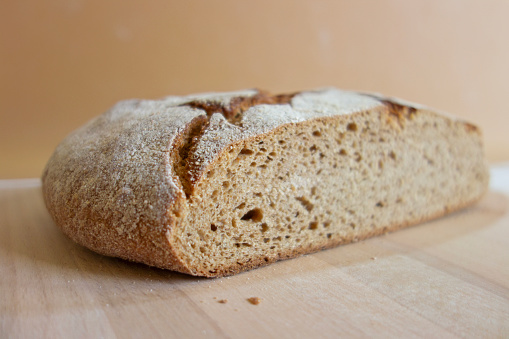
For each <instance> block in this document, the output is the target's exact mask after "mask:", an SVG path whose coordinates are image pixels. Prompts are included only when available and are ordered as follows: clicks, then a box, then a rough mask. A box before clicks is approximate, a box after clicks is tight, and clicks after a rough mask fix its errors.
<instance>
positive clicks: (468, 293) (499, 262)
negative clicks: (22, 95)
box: [0, 165, 509, 338]
mask: <svg viewBox="0 0 509 339" xmlns="http://www.w3.org/2000/svg"><path fill="white" fill-rule="evenodd" d="M491 187H492V188H491V190H490V192H489V193H488V194H487V195H486V196H485V197H484V199H483V200H482V201H481V202H480V203H478V204H477V205H475V206H473V207H471V208H468V209H466V210H463V211H460V212H458V213H454V214H452V215H450V216H447V217H444V218H441V219H438V220H435V221H433V222H428V223H425V224H421V225H418V226H415V227H412V228H409V229H406V230H402V231H399V232H395V233H392V234H388V235H385V236H382V237H378V238H373V239H370V240H367V241H363V242H359V243H355V244H351V245H346V246H342V247H338V248H335V249H332V250H327V251H323V252H319V253H316V254H312V255H306V256H303V257H300V258H297V259H293V260H287V261H283V262H279V263H276V264H273V265H271V266H268V267H264V268H261V269H257V270H253V271H250V272H246V273H243V274H240V275H237V276H233V277H229V278H221V279H204V278H193V277H189V276H185V275H182V274H178V273H173V272H169V271H165V270H160V269H155V268H150V267H146V266H144V265H139V264H134V263H129V262H126V261H123V260H119V259H113V258H107V257H103V256H100V255H98V254H95V253H93V252H91V251H89V250H87V249H85V248H83V247H80V246H78V245H76V244H74V243H73V242H72V241H70V240H69V239H68V238H66V237H65V236H64V235H63V234H62V233H61V232H60V231H59V230H58V229H57V228H56V226H55V225H54V223H53V221H52V220H51V218H50V216H49V214H48V213H47V211H46V209H45V207H44V203H43V200H42V196H41V188H40V182H39V180H38V179H26V180H3V181H0V337H1V338H31V337H38V338H39V337H44V338H55V337H57V338H71V337H72V338H80V337H86V338H99V337H105V338H115V337H117V338H128V337H135V338H136V337H137V338H140V337H145V338H157V337H164V338H190V337H192V338H200V337H204V338H205V337H220V338H270V337H273V338H299V337H307V338H311V337H313V338H316V337H329V338H336V337H401V338H402V337H405V338H406V337H424V338H429V337H440V338H449V337H452V338H454V337H475V338H480V337H486V338H494V337H500V338H503V337H505V338H507V337H508V336H509V165H505V166H501V167H500V166H499V167H497V168H494V169H493V170H492V185H491ZM251 297H258V298H260V299H261V302H260V303H259V304H258V305H253V304H251V303H250V302H249V301H248V298H251Z"/></svg>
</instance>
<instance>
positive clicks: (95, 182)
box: [42, 88, 489, 277]
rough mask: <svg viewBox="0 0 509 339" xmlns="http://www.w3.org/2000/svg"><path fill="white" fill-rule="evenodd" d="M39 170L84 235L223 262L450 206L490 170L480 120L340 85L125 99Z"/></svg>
mask: <svg viewBox="0 0 509 339" xmlns="http://www.w3.org/2000/svg"><path fill="white" fill-rule="evenodd" d="M42 180H43V193H44V198H45V202H46V205H47V207H48V210H49V212H50V213H51V215H52V217H53V218H54V221H55V223H56V224H57V225H58V226H59V227H60V228H61V229H62V230H63V232H64V233H65V234H67V235H68V236H69V237H70V238H72V239H73V240H74V241H76V242H77V243H79V244H81V245H83V246H86V247H88V248H90V249H91V250H93V251H96V252H99V253H102V254H105V255H108V256H114V257H120V258H124V259H128V260H132V261H136V262H142V263H145V264H148V265H152V266H157V267H161V268H166V269H170V270H175V271H179V272H183V273H187V274H192V275H197V276H205V277H217V276H225V275H231V274H235V273H238V272H241V271H245V270H247V269H251V268H255V267H259V266H262V265H267V264H269V263H272V262H274V261H276V260H280V259H287V258H292V257H295V256H299V255H302V254H306V253H311V252H315V251H318V250H322V249H326V248H330V247H334V246H337V245H340V244H346V243H350V242H352V241H357V240H361V239H364V238H367V237H371V236H375V235H378V234H382V233H386V232H389V231H394V230H396V229H399V228H402V227H405V226H409V225H413V224H417V223H420V222H423V221H426V220H430V219H432V218H436V217H439V216H442V215H444V214H446V213H448V212H451V211H454V210H457V209H459V208H462V207H465V206H467V205H469V204H472V203H474V202H475V201H477V200H478V199H480V197H481V196H482V195H483V193H484V192H485V191H486V189H487V184H488V180H489V177H488V170H487V166H486V163H485V160H484V156H483V147H482V141H481V134H480V131H479V129H478V128H477V127H475V126H474V125H472V124H470V123H467V122H464V121H461V120H458V119H456V118H453V117H450V116H447V115H445V114H442V113H437V112H434V111H432V110H430V109H428V108H426V107H423V106H420V105H416V104H412V103H407V102H403V101H401V100H398V99H392V98H386V97H382V96H380V95H374V94H360V93H355V92H347V91H341V90H337V89H333V88H328V89H321V90H315V91H307V92H300V93H294V94H290V95H277V96H273V95H269V94H268V93H266V92H262V91H257V90H246V91H239V92H230V93H208V94H200V95H191V96H183V97H177V96H171V97H167V98H164V99H162V100H129V101H123V102H120V103H118V104H117V105H116V106H114V107H113V108H112V109H111V110H109V111H108V112H106V113H105V114H103V115H102V116H99V117H98V118H96V119H94V120H92V121H91V122H89V123H88V124H86V125H85V126H83V127H81V128H80V129H78V130H77V131H75V132H74V133H72V134H71V135H69V136H68V137H67V138H66V139H65V140H64V141H63V142H62V143H61V144H60V145H59V146H58V147H57V149H56V150H55V152H54V154H53V155H52V157H51V159H50V160H49V162H48V164H47V166H46V168H45V170H44V173H43V177H42Z"/></svg>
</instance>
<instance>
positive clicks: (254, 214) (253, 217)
mask: <svg viewBox="0 0 509 339" xmlns="http://www.w3.org/2000/svg"><path fill="white" fill-rule="evenodd" d="M262 219H263V212H262V210H261V209H259V208H254V209H252V210H250V211H248V212H247V213H246V214H244V215H243V216H242V218H240V220H247V221H252V222H260V221H262Z"/></svg>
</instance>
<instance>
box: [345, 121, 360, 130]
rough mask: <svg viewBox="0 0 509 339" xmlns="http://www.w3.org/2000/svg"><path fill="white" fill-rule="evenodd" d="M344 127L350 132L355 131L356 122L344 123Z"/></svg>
mask: <svg viewBox="0 0 509 339" xmlns="http://www.w3.org/2000/svg"><path fill="white" fill-rule="evenodd" d="M346 129H347V130H349V131H351V132H357V124H356V123H355V122H351V123H349V124H348V125H346Z"/></svg>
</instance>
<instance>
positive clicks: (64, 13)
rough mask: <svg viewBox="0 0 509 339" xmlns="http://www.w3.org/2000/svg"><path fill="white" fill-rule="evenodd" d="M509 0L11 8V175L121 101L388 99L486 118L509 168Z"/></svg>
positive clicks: (0, 168)
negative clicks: (348, 94) (334, 91)
mask: <svg viewBox="0 0 509 339" xmlns="http://www.w3.org/2000/svg"><path fill="white" fill-rule="evenodd" d="M508 14H509V1H495V0H487V1H481V0H478V1H472V0H432V1H424V0H423V1H417V0H416V1H409V0H399V1H397V0H372V1H368V0H360V1H348V0H344V1H312V0H309V1H292V0H280V1H278V0H272V1H234V0H231V1H205V0H201V1H198V0H195V1H144V2H141V1H126V0H111V1H82V0H46V1H37V0H24V1H23V0H19V1H2V2H0V178H14V177H28V176H29V177H34V176H39V175H40V173H41V171H42V168H43V166H44V163H45V162H46V160H47V159H48V157H49V156H50V154H51V152H52V151H53V149H54V147H55V146H56V145H57V143H58V142H59V141H60V140H61V139H62V138H63V137H65V135H67V134H68V133H69V132H70V131H72V130H73V129H75V128H76V127H78V126H79V125H81V124H83V123H84V122H86V121H87V120H89V119H90V118H92V117H93V116H95V115H98V114H100V113H102V112H103V111H105V110H106V109H108V108H109V107H110V106H111V105H113V104H114V103H115V102H116V101H118V100H121V99H125V98H131V97H141V98H157V97H161V96H164V95H168V94H186V93H193V92H199V91H222V90H235V89H241V88H251V87H258V88H264V89H268V90H270V91H272V92H289V91H295V90H299V89H310V88H313V87H322V86H330V85H334V86H339V87H341V88H346V89H357V90H364V91H377V92H383V93H385V94H389V95H393V96H399V97H403V98H405V99H408V100H413V101H417V102H421V103H425V104H427V105H429V106H433V107H436V108H439V109H441V110H445V111H449V112H451V113H453V114H456V115H459V116H463V117H465V118H468V119H470V120H472V121H474V122H476V123H478V124H479V125H480V126H481V127H482V128H483V130H484V132H485V140H486V146H487V154H488V158H489V160H490V161H502V160H509V150H508V149H507V146H509V133H507V132H506V129H507V127H506V126H508V124H509V114H508V111H509V98H508V97H509V86H508V85H507V83H508V79H509V19H507V18H508Z"/></svg>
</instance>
